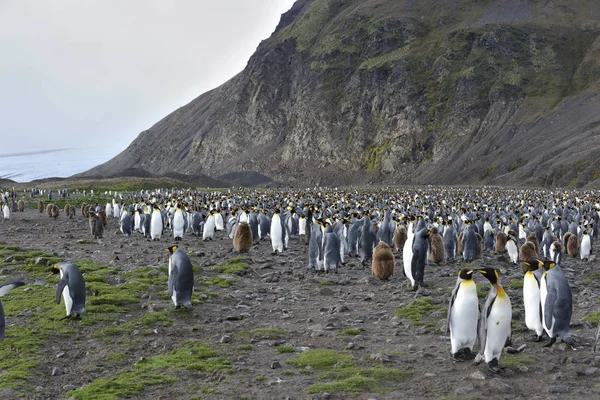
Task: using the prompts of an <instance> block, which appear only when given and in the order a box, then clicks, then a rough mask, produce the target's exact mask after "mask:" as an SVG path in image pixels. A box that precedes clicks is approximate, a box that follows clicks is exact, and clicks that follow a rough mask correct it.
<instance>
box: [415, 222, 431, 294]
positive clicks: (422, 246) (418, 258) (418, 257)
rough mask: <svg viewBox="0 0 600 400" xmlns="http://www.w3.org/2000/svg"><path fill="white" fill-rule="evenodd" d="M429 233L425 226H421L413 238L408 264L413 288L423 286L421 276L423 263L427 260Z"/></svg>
mask: <svg viewBox="0 0 600 400" xmlns="http://www.w3.org/2000/svg"><path fill="white" fill-rule="evenodd" d="M430 235H431V231H430V230H429V229H427V228H423V229H421V230H419V231H417V233H415V237H414V239H413V245H412V260H411V264H410V268H411V275H412V277H413V279H414V280H415V283H414V285H413V289H418V287H423V288H424V287H425V282H424V281H423V278H424V275H425V264H426V262H427V249H428V247H430V245H429V236H430Z"/></svg>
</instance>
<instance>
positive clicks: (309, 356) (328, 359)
mask: <svg viewBox="0 0 600 400" xmlns="http://www.w3.org/2000/svg"><path fill="white" fill-rule="evenodd" d="M287 363H288V364H291V365H293V366H295V367H297V368H306V367H310V368H312V369H317V370H323V369H329V368H331V367H333V366H334V365H336V366H337V367H342V366H353V365H354V363H353V361H352V357H351V356H350V355H348V354H346V353H342V352H339V351H334V350H328V349H315V350H308V351H305V352H303V353H300V354H299V355H298V357H297V358H296V359H294V360H288V361H287Z"/></svg>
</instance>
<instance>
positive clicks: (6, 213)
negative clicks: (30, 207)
mask: <svg viewBox="0 0 600 400" xmlns="http://www.w3.org/2000/svg"><path fill="white" fill-rule="evenodd" d="M2 212H3V213H4V219H10V207H9V206H8V204H4V207H2Z"/></svg>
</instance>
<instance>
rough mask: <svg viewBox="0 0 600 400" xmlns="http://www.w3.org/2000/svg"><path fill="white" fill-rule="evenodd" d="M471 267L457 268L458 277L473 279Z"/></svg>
mask: <svg viewBox="0 0 600 400" xmlns="http://www.w3.org/2000/svg"><path fill="white" fill-rule="evenodd" d="M473 272H475V270H474V269H473V268H461V269H459V270H458V277H459V278H461V279H467V280H468V279H473Z"/></svg>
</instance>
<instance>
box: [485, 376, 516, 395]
mask: <svg viewBox="0 0 600 400" xmlns="http://www.w3.org/2000/svg"><path fill="white" fill-rule="evenodd" d="M489 386H490V387H491V388H494V389H496V390H497V391H499V392H500V393H508V392H510V391H511V390H512V389H511V387H510V385H508V384H506V383H504V382H502V381H501V380H500V379H498V378H494V379H492V380H491V381H490V382H489Z"/></svg>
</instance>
